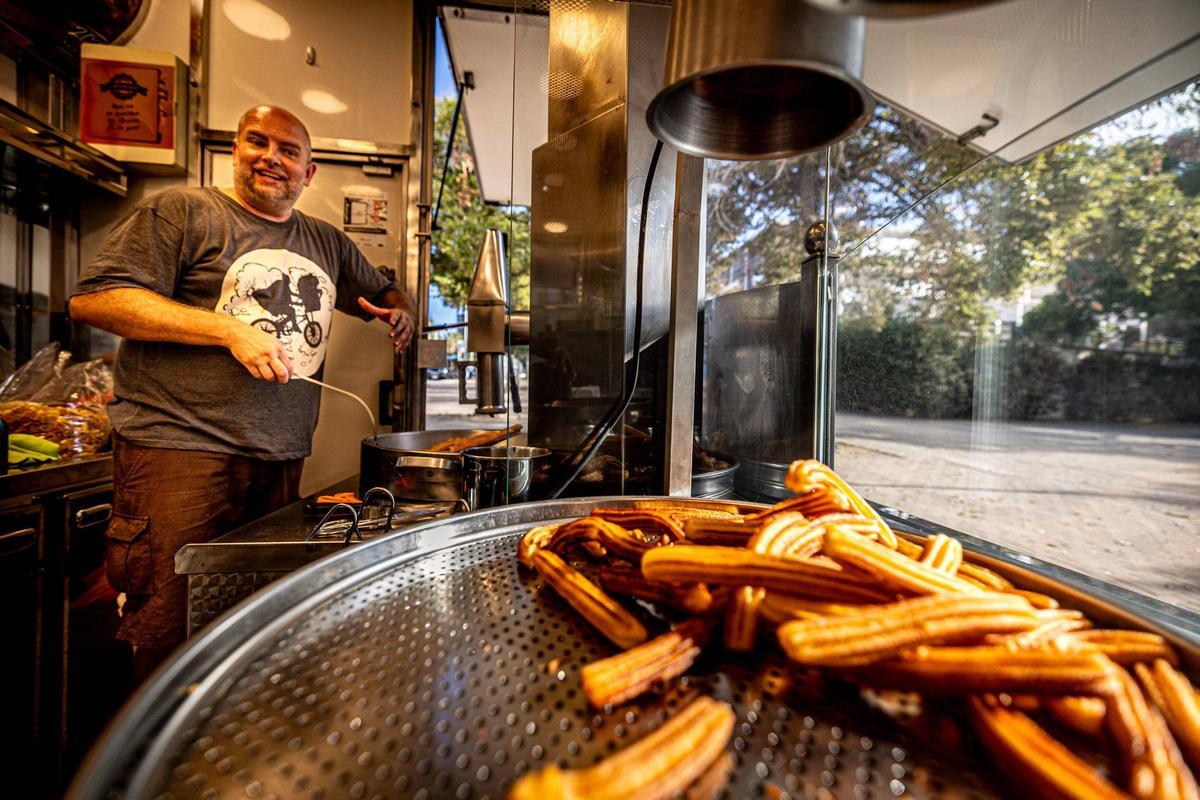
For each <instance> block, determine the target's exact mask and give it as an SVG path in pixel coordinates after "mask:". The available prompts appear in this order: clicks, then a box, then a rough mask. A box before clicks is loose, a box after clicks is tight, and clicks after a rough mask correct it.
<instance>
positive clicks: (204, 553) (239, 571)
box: [175, 478, 447, 636]
mask: <svg viewBox="0 0 1200 800" xmlns="http://www.w3.org/2000/svg"><path fill="white" fill-rule="evenodd" d="M357 489H358V479H357V478H347V479H346V480H344V481H341V482H339V483H336V484H334V485H333V486H330V487H327V488H326V489H323V490H322V491H321V492H319V494H332V493H334V492H340V491H356V490H357ZM446 515H447V514H446V513H445V512H442V511H431V510H430V509H429V508H427V507H426V508H417V507H413V506H406V505H403V504H400V505H398V506H397V508H396V513H395V518H394V520H393V523H392V527H391V528H390V529H389V530H387V531H383V530H380V529H376V530H364V531H362V537H363V539H362V541H368V540H371V539H374V538H378V537H379V536H382V535H385V534H387V535H394V534H397V533H398V532H400V531H402V530H403V529H405V528H410V527H412V526H415V525H417V524H419V523H422V522H428V521H430V520H431V519H435V518H437V517H439V516H446ZM320 521H321V515H319V514H311V513H306V512H305V510H304V502H303V501H297V502H295V503H292V504H290V505H287V506H284V507H283V508H281V509H279V510H278V511H275V512H274V513H272V514H268V515H267V516H265V517H262V518H261V519H257V520H255V521H254V522H251V523H249V524H248V525H244V526H242V527H240V528H237V529H236V530H233V531H230V532H229V533H227V534H225V535H224V536H220V537H218V538H216V539H213V540H212V541H209V542H203V543H200V544H189V545H185V546H184V547H183V548H181V549H180V550H179V552H178V553H176V554H175V573H176V574H177V575H186V576H187V578H188V636H192V635H193V634H194V633H195V632H197V631H198V630H200V628H202V627H204V626H205V625H207V624H208V623H209V622H211V621H212V620H213V619H215V618H216V617H218V616H220V615H221V614H222V613H223V612H225V611H226V610H227V609H229V608H232V607H233V606H235V605H237V604H238V603H239V602H241V601H242V600H244V599H246V598H247V597H249V596H250V595H251V594H253V593H254V592H256V591H258V590H259V589H261V588H263V587H264V586H266V585H267V584H269V583H271V582H273V581H275V580H277V579H279V578H281V577H283V576H284V575H286V574H288V573H289V572H294V571H295V570H297V569H300V568H301V567H304V566H306V565H308V564H311V563H312V562H313V561H316V560H318V559H320V558H322V557H324V556H328V555H332V554H334V553H338V552H341V551H343V550H345V549H346V548H347V547H354V546H357V545H359V544H361V542H360V540H358V539H352V540H351V541H350V543H349V544H347V543H346V542H345V541H344V540H343V539H341V538H335V537H327V538H316V539H313V538H310V534H311V533H312V530H313V527H314V526H316V525H317V524H318V523H320ZM397 541H398V543H399V544H401V545H402V544H403V543H404V542H405V541H410V540H406V539H405V538H404V537H403V536H401V537H400V538H399V539H398V540H397ZM413 546H415V544H414V545H413Z"/></svg>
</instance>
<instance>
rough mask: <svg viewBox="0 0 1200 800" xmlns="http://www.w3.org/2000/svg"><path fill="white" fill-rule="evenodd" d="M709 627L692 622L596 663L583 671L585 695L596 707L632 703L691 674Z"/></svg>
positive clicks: (704, 623)
mask: <svg viewBox="0 0 1200 800" xmlns="http://www.w3.org/2000/svg"><path fill="white" fill-rule="evenodd" d="M708 635H709V625H708V623H706V622H704V621H703V620H697V619H693V620H688V621H687V622H684V623H683V624H682V625H680V626H679V627H677V628H675V630H672V631H667V632H666V633H664V634H662V635H661V636H656V637H655V638H653V639H651V640H650V641H648V642H645V643H644V644H640V645H638V646H637V647H632V648H630V649H628V650H626V651H624V652H622V653H617V654H616V655H613V656H609V657H608V658H604V659H601V660H599V661H593V662H592V663H590V664H588V665H587V666H585V667H584V668H583V669H582V670H581V671H580V678H581V680H582V683H583V694H584V696H585V697H587V699H588V702H589V703H591V704H592V705H593V706H594V707H596V708H603V707H604V706H606V705H610V704H611V705H616V704H618V703H624V702H625V701H627V700H632V699H633V698H635V697H637V696H638V695H640V694H642V693H643V692H645V691H646V690H648V689H649V688H650V687H651V686H653V685H655V684H656V683H661V682H663V681H667V680H670V679H671V678H674V677H676V676H677V675H682V674H683V673H684V672H686V671H687V669H688V667H690V666H691V665H692V662H694V661H695V660H696V656H698V655H699V654H700V650H701V648H703V647H704V645H705V643H706V642H707V641H708Z"/></svg>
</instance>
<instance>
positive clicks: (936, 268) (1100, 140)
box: [835, 83, 1200, 610]
mask: <svg viewBox="0 0 1200 800" xmlns="http://www.w3.org/2000/svg"><path fill="white" fill-rule="evenodd" d="M884 116H885V114H884V112H878V113H877V114H876V116H875V119H874V120H873V121H872V123H871V126H869V128H868V129H867V131H866V132H865V133H863V134H862V138H863V139H864V140H869V139H870V137H871V136H873V135H875V134H874V132H873V131H874V130H875V129H877V128H878V127H879V126H880V125H881V122H880V120H881V119H883V118H884ZM886 116H887V117H888V118H891V119H894V120H895V126H896V127H897V128H903V129H907V130H909V131H910V132H912V133H913V134H914V135H910V136H909V137H908V138H907V139H905V140H903V141H893V142H892V143H891V144H890V145H889V147H890V148H891V149H890V151H888V152H885V153H880V154H875V155H871V157H869V158H865V157H864V156H865V155H869V154H867V150H868V149H869V148H866V147H865V146H864V145H863V143H862V142H861V141H859V138H860V137H855V138H854V139H852V140H851V141H850V142H848V143H847V144H846V146H845V147H844V148H843V152H842V154H841V157H840V158H839V160H838V170H839V172H838V176H837V178H838V186H837V187H836V189H835V192H836V202H835V212H836V213H837V215H838V219H839V220H841V223H842V227H843V232H844V233H846V234H847V235H846V237H845V238H846V239H847V240H849V241H850V242H852V244H851V245H850V246H849V247H844V248H843V252H844V258H843V261H842V263H841V292H840V315H841V316H840V325H839V333H838V336H839V341H838V345H839V347H838V350H839V371H838V411H839V414H838V418H837V450H836V466H837V468H838V470H839V472H841V473H842V474H843V475H844V476H845V477H846V478H847V480H849V481H850V482H851V483H852V484H854V485H855V486H857V487H859V488H860V489H862V490H863V491H864V493H866V494H867V495H868V496H869V497H870V498H871V499H872V500H874V501H877V502H880V503H884V504H887V505H890V506H894V507H897V508H900V509H903V510H905V511H908V512H910V513H913V514H916V515H918V516H921V517H926V518H928V519H931V520H933V521H935V522H938V523H942V524H945V525H947V526H949V527H951V528H955V529H959V530H962V531H965V532H967V533H971V534H977V535H979V536H981V537H983V538H986V539H989V540H991V541H993V542H997V543H999V544H1002V545H1006V546H1010V547H1012V548H1014V549H1016V550H1018V551H1022V552H1026V553H1029V554H1032V555H1034V556H1038V557H1041V558H1044V559H1046V560H1048V561H1053V562H1057V563H1061V564H1063V565H1065V566H1068V567H1070V568H1072V569H1076V570H1080V571H1082V572H1085V573H1088V574H1090V575H1093V576H1095V577H1098V578H1100V579H1103V580H1107V581H1111V582H1113V583H1116V584H1118V585H1121V586H1124V587H1126V588H1130V589H1134V590H1136V591H1139V592H1143V593H1146V594H1149V595H1152V596H1154V597H1158V598H1160V599H1163V600H1165V601H1167V602H1170V603H1174V604H1177V605H1180V606H1184V607H1187V608H1191V609H1194V610H1200V594H1198V593H1197V592H1196V589H1195V587H1196V585H1197V583H1196V579H1197V574H1196V571H1195V564H1196V543H1197V541H1198V539H1197V534H1198V533H1200V528H1198V527H1197V521H1196V520H1197V519H1200V469H1198V466H1200V445H1198V443H1200V436H1198V434H1197V427H1196V423H1197V422H1200V361H1198V360H1197V354H1198V353H1200V277H1198V276H1200V273H1198V272H1197V270H1200V266H1198V264H1197V257H1196V247H1195V241H1196V235H1197V231H1200V201H1198V200H1197V195H1198V194H1200V84H1195V83H1193V84H1190V85H1187V86H1184V87H1182V88H1179V89H1177V90H1174V91H1172V92H1170V93H1168V94H1166V95H1164V96H1163V97H1161V98H1159V99H1156V100H1153V101H1150V102H1147V103H1145V104H1143V105H1141V106H1140V107H1138V108H1135V109H1134V110H1132V111H1129V112H1127V113H1124V114H1122V115H1120V116H1118V117H1117V118H1115V119H1113V120H1112V121H1110V122H1107V123H1105V124H1102V125H1100V126H1098V127H1096V128H1094V129H1092V130H1091V131H1089V132H1086V133H1083V134H1079V135H1076V136H1074V137H1072V138H1070V139H1068V140H1066V141H1064V142H1062V143H1061V144H1058V145H1056V146H1054V147H1051V148H1049V149H1046V150H1044V151H1041V152H1039V153H1037V154H1036V155H1033V156H1032V157H1029V158H1026V159H1025V160H1022V161H1020V162H1018V163H1008V162H1005V161H1003V160H1001V159H999V158H989V159H987V160H985V161H983V162H982V163H980V164H979V165H978V166H976V167H974V168H972V169H969V170H967V171H965V172H962V174H960V175H958V177H956V178H955V179H954V180H952V181H950V182H949V183H947V184H946V185H945V186H944V187H942V188H940V189H939V190H938V191H936V192H934V193H933V194H932V195H931V196H930V197H929V198H928V199H927V200H925V201H924V202H921V203H919V204H918V205H916V206H915V207H913V208H912V209H911V211H909V212H907V213H903V214H901V215H900V216H899V217H898V218H896V219H895V220H893V221H890V222H887V223H886V224H884V225H883V227H878V225H879V221H880V220H885V221H886V220H889V219H890V217H891V216H893V215H894V213H895V212H894V209H895V208H896V207H897V205H898V204H899V205H900V206H903V204H904V202H905V200H906V198H907V197H908V196H909V195H908V194H906V193H907V192H908V189H907V188H903V190H902V189H901V188H896V187H890V186H889V184H888V180H889V178H890V176H892V175H896V176H899V177H901V178H903V177H904V176H906V175H911V174H918V175H922V176H926V177H925V178H922V179H923V180H928V179H929V176H935V175H948V174H951V173H953V172H954V170H955V169H957V168H958V167H959V166H960V165H961V163H962V158H963V153H962V152H961V150H960V148H958V146H957V145H956V144H954V143H953V142H952V141H950V140H949V139H947V138H946V137H943V136H940V135H937V134H935V133H933V132H931V131H928V130H926V131H924V132H923V133H922V134H921V136H919V137H917V136H915V133H917V132H920V131H921V123H919V122H917V121H915V120H911V119H905V118H904V116H903V115H902V114H901V112H898V111H895V110H888V111H887V112H886ZM1036 133H1037V132H1036V131H1033V132H1031V135H1036ZM907 185H908V184H907V183H906V184H905V187H907Z"/></svg>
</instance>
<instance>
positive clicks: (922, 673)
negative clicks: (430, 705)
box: [510, 461, 1200, 800]
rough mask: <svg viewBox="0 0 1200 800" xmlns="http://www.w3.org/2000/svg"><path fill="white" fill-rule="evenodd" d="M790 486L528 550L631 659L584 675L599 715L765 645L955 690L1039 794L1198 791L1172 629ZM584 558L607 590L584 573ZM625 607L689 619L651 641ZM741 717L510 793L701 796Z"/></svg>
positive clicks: (844, 493) (718, 777)
mask: <svg viewBox="0 0 1200 800" xmlns="http://www.w3.org/2000/svg"><path fill="white" fill-rule="evenodd" d="M786 483H787V486H788V488H789V489H790V490H791V491H793V492H795V497H792V498H790V499H788V500H785V501H784V502H781V503H778V504H777V505H775V506H773V507H771V508H769V509H763V510H760V511H755V512H754V513H742V510H741V508H740V507H739V506H736V505H732V504H724V503H713V502H696V501H691V502H688V503H686V504H683V503H673V502H670V501H658V500H647V501H634V502H633V504H632V508H630V509H620V510H618V509H607V508H597V509H595V510H594V511H593V512H592V514H591V515H590V516H587V517H584V518H582V519H577V520H574V521H571V522H567V523H562V524H555V525H544V526H540V527H536V528H533V529H532V530H530V531H528V532H527V533H526V534H525V535H524V536H523V537H522V538H521V539H520V542H519V544H518V548H517V555H518V558H519V559H520V561H521V563H522V564H523V565H525V566H526V567H530V568H532V569H534V570H537V572H538V574H539V575H540V576H541V578H542V579H543V580H544V582H545V583H546V584H547V585H548V586H550V587H551V588H552V589H553V590H554V591H555V592H557V593H558V594H559V595H560V596H561V597H562V599H564V600H565V601H566V602H567V603H568V604H570V605H571V606H572V607H573V608H574V609H575V610H576V611H578V612H579V614H580V615H581V616H583V618H584V619H585V620H587V621H588V622H589V623H590V624H591V625H592V626H594V627H595V628H596V630H598V631H599V632H600V633H602V634H603V635H604V636H605V637H606V638H608V639H609V640H610V641H612V643H613V644H615V645H616V646H617V647H619V648H621V651H622V652H619V653H617V654H616V655H614V656H611V657H608V658H604V659H601V660H599V661H596V662H594V663H590V664H587V665H586V666H584V667H583V669H582V672H581V681H582V688H583V692H584V695H585V696H586V698H587V700H588V702H589V703H590V704H591V705H592V706H594V707H596V708H605V707H611V706H614V705H617V704H620V703H624V702H627V701H629V700H632V699H633V698H635V697H638V696H639V695H641V694H642V693H644V692H647V691H651V690H653V689H655V688H656V687H659V686H662V685H663V684H664V683H665V682H668V681H670V680H672V679H674V678H676V677H678V676H680V675H682V674H683V673H684V672H686V671H687V670H688V669H689V668H690V667H691V666H692V664H693V663H694V662H695V660H696V658H697V656H698V655H699V654H700V652H701V651H702V650H703V649H704V648H706V647H713V646H718V645H723V646H724V647H725V648H726V649H727V650H730V651H734V652H747V651H752V650H753V649H755V648H757V647H763V646H771V643H770V642H771V640H772V639H773V640H774V641H775V642H776V643H777V644H778V646H779V647H780V648H781V649H782V651H783V653H784V654H785V655H786V656H787V658H788V659H790V661H791V662H793V663H794V664H796V665H797V667H800V668H811V669H821V670H824V671H826V672H827V673H830V674H832V675H834V676H836V677H838V678H840V679H843V680H848V681H851V682H853V683H855V684H858V685H859V686H861V687H862V688H863V689H867V690H872V691H875V692H881V691H890V690H900V691H904V692H917V693H921V694H923V695H930V696H932V695H954V696H958V697H960V698H962V700H963V702H964V703H965V704H966V707H967V709H968V712H969V718H970V720H971V722H972V724H973V726H974V728H975V730H976V731H977V733H978V735H979V739H980V741H981V742H982V744H983V745H984V746H985V747H986V748H987V750H988V751H989V752H990V753H991V755H992V757H993V759H994V760H995V761H996V762H997V763H998V764H999V765H1000V766H1002V767H1003V768H1004V770H1005V771H1006V773H1007V774H1008V775H1009V776H1011V777H1012V778H1013V779H1014V780H1016V781H1018V782H1019V783H1020V784H1021V785H1022V786H1024V787H1026V788H1027V789H1028V790H1029V791H1030V792H1031V794H1033V795H1036V796H1040V797H1046V798H1072V799H1078V800H1092V799H1094V798H1114V799H1116V798H1136V800H1174V799H1176V798H1178V799H1180V800H1200V789H1198V788H1197V784H1196V781H1195V779H1194V777H1193V772H1192V771H1193V770H1198V769H1200V696H1198V695H1197V692H1196V689H1195V688H1194V687H1193V686H1192V685H1191V684H1190V683H1189V681H1188V679H1187V677H1186V676H1185V675H1184V674H1183V673H1182V672H1180V670H1179V660H1178V657H1177V655H1176V653H1175V652H1174V650H1173V649H1172V647H1171V646H1170V644H1169V643H1168V642H1167V641H1166V640H1165V639H1163V637H1161V636H1158V635H1156V634H1153V633H1147V632H1142V631H1129V630H1106V629H1098V628H1095V627H1093V624H1092V622H1091V621H1089V620H1088V619H1087V618H1086V617H1085V616H1084V614H1082V613H1081V612H1079V611H1076V610H1072V609H1067V608H1062V607H1061V606H1060V605H1059V603H1058V602H1057V601H1056V600H1055V599H1054V598H1051V597H1049V596H1046V595H1043V594H1038V593H1035V592H1029V591H1023V590H1021V589H1019V588H1017V587H1015V586H1014V585H1013V584H1012V583H1010V582H1009V581H1008V580H1006V579H1005V578H1004V577H1002V576H1001V575H999V574H997V573H995V572H993V571H991V570H989V569H987V568H985V567H983V566H980V565H979V564H975V563H972V562H971V561H969V560H965V559H964V553H963V548H962V545H961V544H960V543H959V542H958V540H956V539H954V538H951V537H948V536H944V535H937V536H932V537H929V538H927V539H925V540H924V541H923V542H922V543H920V544H918V543H916V542H914V541H912V540H910V539H907V538H902V537H899V536H897V535H896V534H895V532H893V531H892V530H891V529H890V528H889V527H888V525H887V523H886V522H885V521H884V520H883V519H882V518H881V517H880V516H879V514H877V513H876V512H875V510H874V509H873V508H872V507H871V506H870V505H869V504H868V503H867V502H866V501H864V500H863V498H862V497H860V496H859V495H858V494H857V493H856V492H855V491H854V490H853V489H852V488H851V487H850V486H849V485H847V484H846V482H845V481H843V480H842V479H841V478H840V477H839V476H838V475H837V474H836V473H834V472H833V471H832V470H830V469H829V468H828V467H826V466H825V465H823V464H821V463H820V462H817V461H797V462H794V463H793V464H792V465H791V467H790V469H789V472H788V475H787V481H786ZM583 559H586V560H591V561H593V562H595V564H596V568H595V570H594V574H595V575H596V580H595V581H593V580H592V579H590V578H589V577H587V576H586V575H585V574H584V573H583V572H581V571H580V570H579V569H577V568H576V567H575V566H573V565H572V563H573V562H574V563H579V560H583ZM588 572H589V573H592V572H593V570H591V569H589V570H588ZM618 598H621V600H624V599H626V598H633V599H637V600H641V601H644V602H647V603H650V604H652V605H653V606H654V607H655V608H656V609H658V610H660V611H668V610H669V611H670V613H672V614H673V617H674V618H675V619H679V620H681V621H680V622H679V623H678V624H676V625H674V626H673V627H672V629H671V630H668V631H667V632H665V633H662V634H660V635H658V636H655V637H653V638H651V635H650V632H649V631H647V629H646V626H645V625H644V624H643V622H642V621H641V620H640V619H639V618H638V617H637V616H635V615H634V614H633V613H631V612H630V610H629V609H628V608H627V607H626V606H625V605H623V603H622V602H621V600H619V599H618ZM733 726H734V714H733V711H732V709H731V708H730V707H729V706H728V705H727V704H725V703H722V702H719V701H717V700H714V699H712V698H708V697H701V698H700V699H697V700H695V701H693V702H692V703H691V704H690V705H688V706H687V707H686V708H684V709H683V710H681V711H680V712H678V713H677V714H676V715H675V717H674V718H672V719H671V720H670V721H668V722H667V723H666V724H664V725H663V726H662V727H661V728H660V729H658V730H656V731H655V732H654V733H652V734H650V735H649V736H647V737H645V738H644V739H642V740H641V741H639V742H637V743H635V744H634V745H633V746H631V747H629V748H627V749H626V750H624V751H621V752H619V753H617V754H615V755H613V756H611V757H610V758H608V759H606V760H604V761H601V762H600V763H598V764H596V765H594V766H592V767H589V768H586V769H582V770H575V771H572V770H562V769H558V768H557V767H551V768H549V769H546V770H543V771H541V772H538V773H535V774H530V775H525V776H523V777H522V778H520V779H519V780H518V781H517V782H516V783H515V784H514V785H513V787H512V790H511V794H510V797H512V798H535V797H536V798H556V797H561V798H567V797H571V798H584V799H586V798H600V797H620V798H622V799H623V800H653V799H657V798H667V797H671V796H673V795H675V794H677V793H679V792H686V793H687V795H688V796H703V795H701V794H699V793H698V787H704V786H707V787H709V788H710V789H711V788H714V787H715V788H718V789H719V788H720V786H721V785H722V784H723V782H724V781H725V780H726V779H727V777H728V775H729V772H730V769H731V767H730V761H729V757H728V754H727V753H726V746H727V744H728V741H729V737H730V735H731V732H732V730H733ZM1055 730H1062V731H1071V732H1072V735H1076V734H1077V735H1080V736H1084V737H1090V738H1093V739H1095V740H1096V741H1097V742H1098V743H1101V744H1103V745H1104V746H1105V747H1107V748H1108V749H1109V750H1110V751H1111V752H1112V753H1114V754H1115V755H1116V756H1117V760H1116V763H1117V764H1118V765H1119V766H1118V767H1117V768H1115V769H1114V770H1112V772H1113V774H1111V775H1108V774H1104V773H1102V772H1101V771H1099V770H1097V769H1095V768H1093V766H1092V765H1091V764H1089V763H1087V762H1085V761H1084V760H1083V759H1081V758H1080V757H1079V756H1078V755H1076V753H1075V752H1074V751H1073V749H1072V748H1071V747H1069V746H1068V745H1066V744H1064V743H1063V742H1061V741H1059V740H1058V739H1056V738H1055V736H1054V734H1053V733H1052V731H1055Z"/></svg>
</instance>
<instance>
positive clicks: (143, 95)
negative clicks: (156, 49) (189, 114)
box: [79, 58, 175, 150]
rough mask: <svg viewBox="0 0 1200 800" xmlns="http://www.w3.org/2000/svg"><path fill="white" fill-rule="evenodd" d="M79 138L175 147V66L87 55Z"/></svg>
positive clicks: (89, 141) (113, 142)
mask: <svg viewBox="0 0 1200 800" xmlns="http://www.w3.org/2000/svg"><path fill="white" fill-rule="evenodd" d="M82 67H83V70H82V72H83V75H82V78H83V80H82V86H81V91H80V94H81V97H80V112H81V113H80V121H79V129H80V138H81V139H83V141H85V142H88V143H90V144H110V145H135V146H139V147H159V148H163V149H165V150H170V149H173V148H174V147H175V115H174V113H173V111H174V108H175V68H174V67H171V66H165V65H161V64H139V63H135V62H127V61H109V60H100V59H89V58H85V59H83V64H82Z"/></svg>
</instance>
